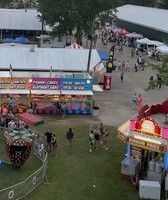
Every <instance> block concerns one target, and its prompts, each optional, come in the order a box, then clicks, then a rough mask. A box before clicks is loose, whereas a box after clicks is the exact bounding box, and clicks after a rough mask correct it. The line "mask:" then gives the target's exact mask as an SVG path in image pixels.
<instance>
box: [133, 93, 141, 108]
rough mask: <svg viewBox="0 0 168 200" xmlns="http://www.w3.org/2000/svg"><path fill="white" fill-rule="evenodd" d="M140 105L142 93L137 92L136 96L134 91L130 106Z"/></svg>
mask: <svg viewBox="0 0 168 200" xmlns="http://www.w3.org/2000/svg"><path fill="white" fill-rule="evenodd" d="M141 105H142V95H141V94H139V95H138V96H137V94H136V93H134V94H133V95H132V108H137V107H140V106H141Z"/></svg>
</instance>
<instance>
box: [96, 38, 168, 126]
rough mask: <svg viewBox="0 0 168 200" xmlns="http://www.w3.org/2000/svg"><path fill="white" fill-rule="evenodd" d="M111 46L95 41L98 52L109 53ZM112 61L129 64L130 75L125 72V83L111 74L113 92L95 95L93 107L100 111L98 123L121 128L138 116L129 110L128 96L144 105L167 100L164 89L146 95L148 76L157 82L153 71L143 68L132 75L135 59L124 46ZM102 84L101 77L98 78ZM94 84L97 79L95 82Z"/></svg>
mask: <svg viewBox="0 0 168 200" xmlns="http://www.w3.org/2000/svg"><path fill="white" fill-rule="evenodd" d="M111 46H112V44H111V43H108V44H107V45H106V46H105V45H103V44H102V43H101V41H100V39H99V40H98V43H97V48H98V49H99V50H101V51H106V52H109V50H110V48H111ZM115 58H116V59H117V61H116V62H115V64H118V60H121V62H122V61H123V60H125V61H127V60H129V61H130V66H131V67H130V72H125V76H124V82H123V83H121V81H120V73H121V72H119V71H114V72H113V73H112V90H111V91H104V92H102V93H100V92H95V96H94V99H95V100H96V105H98V106H99V107H100V113H99V117H97V118H98V120H99V121H102V122H103V123H104V124H105V125H112V126H117V127H118V126H120V125H121V124H123V123H124V122H126V121H127V120H129V118H131V117H132V116H134V115H135V114H136V113H137V110H138V109H132V108H131V103H132V102H131V96H132V95H133V93H135V92H136V93H137V94H141V95H142V97H143V104H153V103H162V102H163V101H164V100H165V99H166V97H167V96H168V87H166V86H164V87H162V88H161V90H159V89H157V88H155V89H154V90H150V91H145V88H146V87H147V86H148V81H149V78H150V76H151V75H153V76H154V78H156V71H154V70H152V69H151V68H150V67H147V68H145V70H144V71H138V72H134V64H135V60H136V59H137V57H134V58H132V57H131V48H129V47H125V46H124V51H123V53H119V52H118V51H117V50H116V51H115ZM101 80H103V77H101ZM94 81H95V82H96V83H97V78H96V77H95V80H94Z"/></svg>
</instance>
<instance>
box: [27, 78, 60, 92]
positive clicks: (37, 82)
mask: <svg viewBox="0 0 168 200" xmlns="http://www.w3.org/2000/svg"><path fill="white" fill-rule="evenodd" d="M60 83H61V79H60V78H32V82H31V89H32V90H60V88H61V86H60Z"/></svg>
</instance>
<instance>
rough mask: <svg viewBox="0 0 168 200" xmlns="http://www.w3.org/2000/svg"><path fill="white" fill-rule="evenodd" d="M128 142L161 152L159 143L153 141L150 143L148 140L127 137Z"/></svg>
mask: <svg viewBox="0 0 168 200" xmlns="http://www.w3.org/2000/svg"><path fill="white" fill-rule="evenodd" d="M128 143H129V144H132V145H135V146H139V147H142V148H146V149H150V150H153V151H157V152H161V151H162V146H161V145H159V144H155V143H152V142H148V141H144V140H139V139H136V138H131V137H129V138H128Z"/></svg>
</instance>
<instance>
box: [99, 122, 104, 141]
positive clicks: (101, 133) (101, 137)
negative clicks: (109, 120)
mask: <svg viewBox="0 0 168 200" xmlns="http://www.w3.org/2000/svg"><path fill="white" fill-rule="evenodd" d="M99 133H100V143H101V144H102V143H103V135H104V126H103V123H102V122H101V123H100V125H99Z"/></svg>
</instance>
